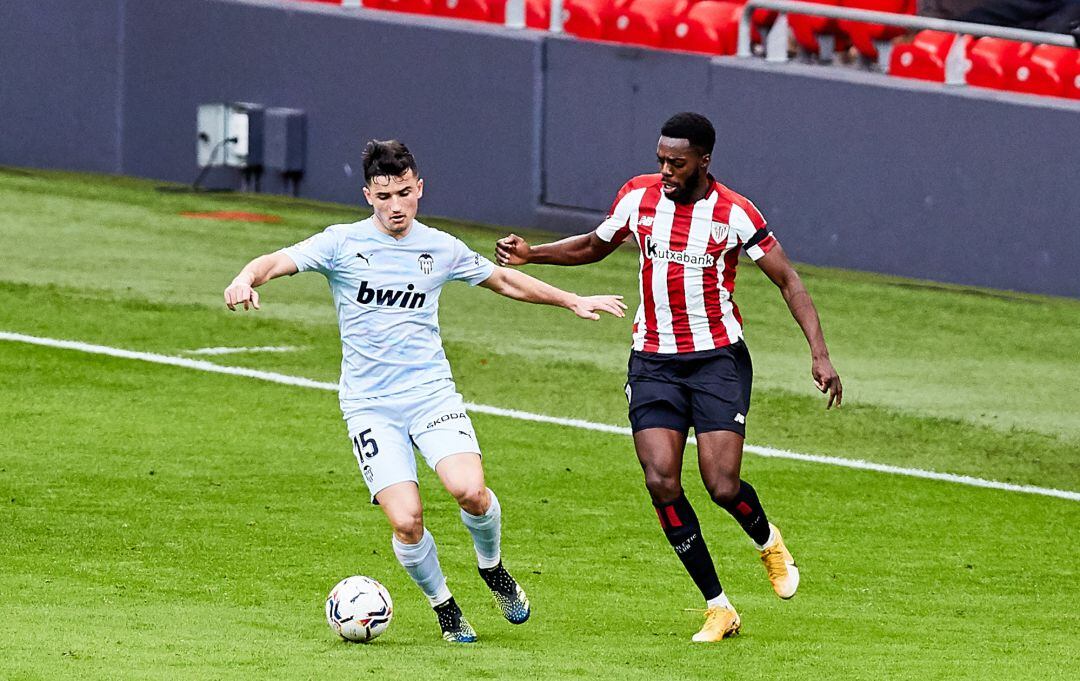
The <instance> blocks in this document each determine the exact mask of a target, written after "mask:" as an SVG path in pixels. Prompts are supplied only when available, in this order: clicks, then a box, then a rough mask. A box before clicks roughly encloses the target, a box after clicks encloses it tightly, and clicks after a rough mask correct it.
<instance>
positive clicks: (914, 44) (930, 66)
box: [889, 31, 956, 83]
mask: <svg viewBox="0 0 1080 681" xmlns="http://www.w3.org/2000/svg"><path fill="white" fill-rule="evenodd" d="M954 40H956V34H955V33H942V32H940V31H919V32H918V33H916V34H915V39H914V40H912V41H911V42H910V43H905V44H903V45H897V46H896V47H895V48H893V51H892V56H891V58H890V60H889V75H892V76H900V77H902V78H918V79H920V80H932V81H934V82H936V83H944V82H945V59H946V58H947V57H948V56H949V50H950V49H952V46H953V41H954Z"/></svg>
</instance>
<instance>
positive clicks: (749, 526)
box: [720, 480, 770, 546]
mask: <svg viewBox="0 0 1080 681" xmlns="http://www.w3.org/2000/svg"><path fill="white" fill-rule="evenodd" d="M720 506H721V507H722V508H723V509H724V510H725V511H727V512H728V513H730V514H731V515H732V517H733V518H735V520H737V521H738V523H739V524H740V525H742V528H743V531H744V532H746V534H748V535H750V538H751V539H753V540H754V542H755V543H757V545H758V546H761V545H763V544H764V543H765V542H767V541H769V533H770V530H769V519H768V518H766V517H765V509H763V508H762V507H761V502H760V501H758V498H757V492H755V491H754V488H753V487H751V486H750V483H748V482H747V481H745V480H740V481H739V492H738V493H737V494H736V495H735V496H734V497H732V499H731V501H729V502H727V503H726V504H720Z"/></svg>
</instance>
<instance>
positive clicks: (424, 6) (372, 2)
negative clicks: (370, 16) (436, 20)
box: [364, 0, 435, 14]
mask: <svg viewBox="0 0 1080 681" xmlns="http://www.w3.org/2000/svg"><path fill="white" fill-rule="evenodd" d="M364 7H367V8H368V9H385V10H390V11H391V12H407V13H409V14H434V13H435V9H434V7H432V0H364Z"/></svg>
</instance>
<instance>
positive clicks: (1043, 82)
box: [1005, 45, 1080, 97]
mask: <svg viewBox="0 0 1080 681" xmlns="http://www.w3.org/2000/svg"><path fill="white" fill-rule="evenodd" d="M1078 57H1080V50H1076V49H1074V48H1071V47H1059V46H1057V45H1037V46H1036V47H1034V48H1033V49H1032V50H1031V51H1030V52H1029V53H1028V54H1027V58H1026V59H1021V60H1020V61H1018V62H1017V63H1016V64H1015V65H1013V66H1012V67H1011V68H1009V69H1008V71H1007V72H1006V74H1005V85H1006V87H1007V88H1008V89H1009V90H1016V91H1017V92H1028V93H1031V94H1035V95H1051V96H1055V97H1064V96H1066V89H1067V88H1068V86H1069V85H1070V84H1073V85H1075V83H1076V78H1077V76H1078V75H1080V59H1078Z"/></svg>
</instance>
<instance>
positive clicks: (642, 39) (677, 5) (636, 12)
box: [604, 0, 690, 47]
mask: <svg viewBox="0 0 1080 681" xmlns="http://www.w3.org/2000/svg"><path fill="white" fill-rule="evenodd" d="M689 8H690V2H689V0H630V2H627V3H626V4H624V5H622V6H621V7H618V8H617V9H616V10H615V11H614V12H611V13H610V14H609V15H608V16H607V18H606V20H605V22H604V37H605V38H607V39H608V40H612V41H615V42H619V43H623V44H627V45H643V46H645V47H661V46H663V44H664V39H665V36H666V35H667V34H668V33H669V32H670V31H671V30H672V28H673V26H674V25H675V24H676V23H678V22H679V21H680V20H682V18H683V17H684V16H685V15H686V12H687V10H689Z"/></svg>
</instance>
